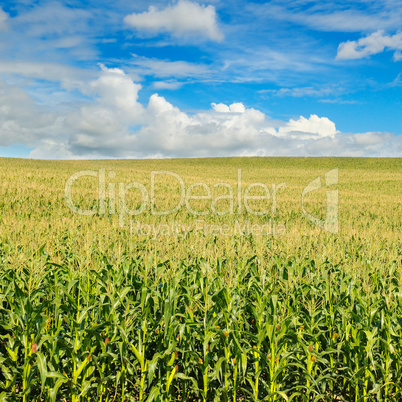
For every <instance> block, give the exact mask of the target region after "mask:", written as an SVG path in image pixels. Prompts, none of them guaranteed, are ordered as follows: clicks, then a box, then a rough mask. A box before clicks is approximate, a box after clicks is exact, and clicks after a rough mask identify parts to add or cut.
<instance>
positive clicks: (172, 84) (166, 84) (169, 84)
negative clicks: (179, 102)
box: [153, 81, 183, 90]
mask: <svg viewBox="0 0 402 402" xmlns="http://www.w3.org/2000/svg"><path fill="white" fill-rule="evenodd" d="M182 86H183V83H182V82H178V81H155V82H154V83H153V87H154V88H155V89H168V90H175V89H179V88H181V87H182Z"/></svg>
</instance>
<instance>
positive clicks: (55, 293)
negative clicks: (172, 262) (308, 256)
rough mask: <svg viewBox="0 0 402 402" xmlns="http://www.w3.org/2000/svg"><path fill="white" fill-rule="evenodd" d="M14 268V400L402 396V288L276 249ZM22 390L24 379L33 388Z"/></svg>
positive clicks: (6, 336) (10, 367) (5, 345)
mask: <svg viewBox="0 0 402 402" xmlns="http://www.w3.org/2000/svg"><path fill="white" fill-rule="evenodd" d="M272 263H273V264H272V269H271V270H269V271H268V272H267V271H266V270H264V269H263V267H261V266H260V265H259V264H258V261H257V260H256V259H251V260H248V261H247V260H244V261H240V260H239V261H238V269H237V271H236V275H235V277H233V278H232V279H231V283H232V285H231V286H230V287H228V286H227V284H226V281H225V279H224V278H225V276H226V275H227V274H229V273H228V272H226V268H225V266H226V264H225V261H222V260H218V261H217V262H216V264H215V265H213V266H211V265H209V264H207V263H206V262H205V261H203V260H198V261H195V262H194V263H193V264H191V265H184V264H182V265H180V266H179V267H177V268H176V269H175V270H174V274H172V275H171V277H169V278H167V277H166V276H165V275H161V272H164V271H166V270H170V267H168V265H169V262H166V263H165V264H163V265H162V264H160V265H159V266H157V267H156V268H151V267H152V265H148V264H147V263H146V262H144V261H142V259H141V257H140V254H139V256H138V258H137V259H134V260H133V259H129V258H127V259H125V258H123V260H122V261H121V264H120V267H119V268H118V269H115V267H113V266H112V265H110V264H108V262H107V261H106V259H105V260H104V263H103V268H102V269H101V270H99V271H87V272H86V273H79V272H77V271H76V272H73V271H71V270H68V269H66V268H63V267H61V266H54V265H52V264H48V265H47V267H46V271H45V272H44V274H43V275H42V276H41V279H40V281H39V282H38V283H37V285H36V286H35V289H31V288H30V281H31V277H30V274H29V272H26V271H23V272H20V273H17V272H15V271H13V270H12V269H9V270H7V271H6V272H3V274H2V275H1V278H0V286H1V288H0V289H1V299H0V302H1V313H0V314H1V315H0V328H1V340H2V342H1V346H0V353H1V360H0V361H1V372H2V375H1V388H2V389H4V391H3V393H2V397H3V400H14V399H15V398H16V397H17V396H22V394H23V395H24V400H28V401H32V400H42V399H44V400H53V401H55V400H61V399H65V400H73V401H77V400H104V401H106V400H149V401H150V400H164V401H165V400H178V399H182V400H204V401H210V400H217V401H223V400H233V401H235V400H241V399H243V400H255V401H258V400H264V399H265V400H282V399H292V398H295V399H296V400H328V401H333V400H345V401H359V400H374V399H375V400H399V399H400V398H402V326H401V317H402V293H401V292H400V288H399V287H398V278H397V277H396V273H395V270H394V269H393V268H392V267H390V270H389V272H388V274H387V275H377V274H375V273H374V272H372V273H371V274H370V282H371V293H370V294H367V293H365V292H364V291H363V289H362V287H361V286H360V285H359V284H356V283H355V282H354V281H353V279H352V278H351V277H350V275H348V274H345V273H344V272H343V270H342V268H341V267H336V266H332V265H331V264H326V265H323V266H322V267H321V268H320V269H317V267H316V266H315V264H314V261H312V260H305V261H298V260H295V259H290V260H288V261H283V260H279V259H276V260H275V261H273V262H272ZM23 390H25V392H24V393H23Z"/></svg>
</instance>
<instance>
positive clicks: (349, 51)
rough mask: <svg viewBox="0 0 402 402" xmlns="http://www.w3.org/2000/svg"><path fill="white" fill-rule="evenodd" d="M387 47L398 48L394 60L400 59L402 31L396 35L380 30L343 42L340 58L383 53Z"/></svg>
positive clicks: (338, 57) (338, 56)
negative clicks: (355, 39)
mask: <svg viewBox="0 0 402 402" xmlns="http://www.w3.org/2000/svg"><path fill="white" fill-rule="evenodd" d="M385 49H389V50H396V51H397V52H396V53H395V55H394V60H395V61H397V60H399V59H400V58H399V56H400V52H398V51H400V50H402V32H399V33H396V34H395V35H392V36H390V35H386V34H385V33H384V31H382V30H380V31H377V32H374V33H372V34H371V35H369V36H366V37H365V38H360V39H359V40H357V41H347V42H343V43H341V44H340V45H339V47H338V54H337V55H336V58H337V59H338V60H347V59H362V58H364V57H367V56H370V55H372V54H377V53H382V52H383V51H384V50H385Z"/></svg>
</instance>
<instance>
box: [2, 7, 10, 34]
mask: <svg viewBox="0 0 402 402" xmlns="http://www.w3.org/2000/svg"><path fill="white" fill-rule="evenodd" d="M7 19H8V14H7V13H5V12H4V11H3V10H2V9H1V7H0V31H5V30H7Z"/></svg>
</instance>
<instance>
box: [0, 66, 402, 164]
mask: <svg viewBox="0 0 402 402" xmlns="http://www.w3.org/2000/svg"><path fill="white" fill-rule="evenodd" d="M140 90H141V86H140V85H139V84H136V83H135V82H133V80H132V78H131V77H130V76H129V75H128V74H126V73H125V72H124V71H123V70H121V69H118V68H113V69H108V68H106V67H104V66H102V65H101V71H100V72H99V75H98V77H96V78H94V79H92V80H88V81H83V82H82V86H81V91H82V94H83V96H84V95H85V98H84V97H83V99H82V100H81V102H80V103H76V102H75V103H71V105H69V107H64V108H62V109H61V108H58V107H56V106H55V107H54V108H53V109H51V110H49V108H46V109H43V107H42V106H41V105H40V104H39V103H38V102H36V100H34V99H33V98H31V97H29V96H28V94H27V93H26V92H24V91H23V90H21V89H19V88H17V87H15V86H12V85H10V84H6V83H5V82H4V81H0V105H1V106H0V133H1V134H0V146H10V145H25V146H28V147H30V148H31V149H32V152H31V154H30V157H33V158H52V159H53V158H78V159H80V158H138V157H140V158H141V157H162V156H163V157H203V156H234V155H240V156H244V155H266V156H271V155H273V156H276V155H284V156H286V155H289V156H293V155H295V156H297V155H301V156H321V155H325V156H329V155H348V156H400V155H401V153H402V141H401V139H402V136H396V135H394V134H389V133H374V132H370V133H355V134H351V133H349V134H348V133H341V132H339V131H338V130H337V129H336V127H335V124H334V123H333V122H332V121H331V120H329V119H328V118H326V117H319V116H317V115H311V116H310V117H308V118H306V117H303V116H300V117H299V118H298V119H290V120H289V121H276V120H275V121H274V120H271V119H270V118H269V117H268V116H267V115H266V114H265V113H263V112H261V111H259V110H257V109H253V108H247V107H246V106H245V105H244V104H242V103H236V102H235V103H232V104H224V103H213V104H212V105H211V108H210V109H209V110H205V111H200V112H198V113H195V114H189V113H185V112H183V111H182V110H180V109H179V108H178V107H176V106H174V105H173V104H171V103H170V102H168V101H167V100H166V99H165V98H164V97H162V96H160V95H158V94H153V95H152V96H150V98H149V101H148V103H147V104H142V103H141V102H140V101H139V96H138V95H139V92H140Z"/></svg>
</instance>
